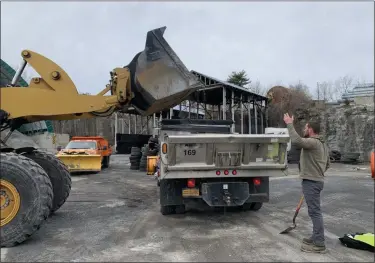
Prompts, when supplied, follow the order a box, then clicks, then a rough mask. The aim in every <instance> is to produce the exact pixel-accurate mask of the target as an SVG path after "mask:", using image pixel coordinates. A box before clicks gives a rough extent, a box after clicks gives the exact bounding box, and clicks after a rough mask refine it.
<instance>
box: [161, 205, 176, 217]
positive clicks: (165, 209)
mask: <svg viewBox="0 0 375 263" xmlns="http://www.w3.org/2000/svg"><path fill="white" fill-rule="evenodd" d="M160 212H161V214H162V215H171V214H174V213H175V206H173V205H162V206H160Z"/></svg>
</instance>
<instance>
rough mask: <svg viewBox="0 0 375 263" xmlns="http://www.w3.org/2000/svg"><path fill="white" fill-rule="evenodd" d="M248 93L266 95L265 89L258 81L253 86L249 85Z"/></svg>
mask: <svg viewBox="0 0 375 263" xmlns="http://www.w3.org/2000/svg"><path fill="white" fill-rule="evenodd" d="M250 91H251V92H254V93H256V94H259V95H266V89H265V87H264V86H263V85H261V84H260V81H259V80H257V81H256V82H255V83H254V85H251V87H250Z"/></svg>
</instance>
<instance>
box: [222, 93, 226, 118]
mask: <svg viewBox="0 0 375 263" xmlns="http://www.w3.org/2000/svg"><path fill="white" fill-rule="evenodd" d="M222 111H223V120H226V119H227V116H226V115H227V89H226V88H225V87H223V110H222Z"/></svg>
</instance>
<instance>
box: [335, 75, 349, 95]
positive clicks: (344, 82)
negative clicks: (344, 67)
mask: <svg viewBox="0 0 375 263" xmlns="http://www.w3.org/2000/svg"><path fill="white" fill-rule="evenodd" d="M352 84H353V78H352V77H351V76H349V75H345V76H344V77H340V78H339V79H337V80H336V81H335V96H336V99H339V98H340V97H341V96H342V95H344V94H345V93H347V92H348V91H349V90H350V89H351V88H352Z"/></svg>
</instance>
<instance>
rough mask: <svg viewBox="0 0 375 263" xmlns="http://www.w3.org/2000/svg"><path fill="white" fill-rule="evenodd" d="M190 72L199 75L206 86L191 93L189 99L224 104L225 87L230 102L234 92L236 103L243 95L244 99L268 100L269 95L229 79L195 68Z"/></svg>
mask: <svg viewBox="0 0 375 263" xmlns="http://www.w3.org/2000/svg"><path fill="white" fill-rule="evenodd" d="M190 72H191V73H192V74H194V75H195V76H197V77H198V79H199V80H200V81H201V82H202V84H204V88H201V89H199V90H198V91H197V92H195V93H194V94H192V95H191V97H190V98H189V99H190V100H192V101H195V102H199V103H206V104H209V105H222V104H223V96H222V90H223V88H225V89H226V98H227V101H228V102H230V100H231V98H232V94H233V95H234V102H235V103H236V104H237V103H238V102H239V101H240V98H241V95H242V98H243V101H267V97H265V96H262V95H260V94H257V93H254V92H251V91H250V90H248V89H246V88H243V87H240V86H238V85H235V84H232V83H229V82H227V81H223V80H219V79H217V78H214V77H211V76H208V75H206V74H203V73H200V72H198V71H195V70H191V71H190Z"/></svg>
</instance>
